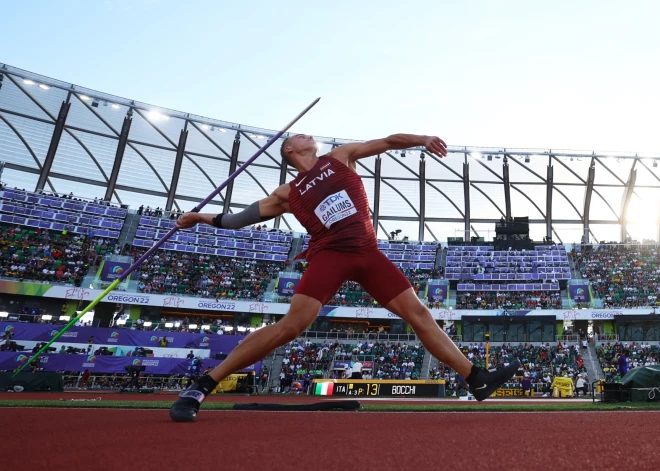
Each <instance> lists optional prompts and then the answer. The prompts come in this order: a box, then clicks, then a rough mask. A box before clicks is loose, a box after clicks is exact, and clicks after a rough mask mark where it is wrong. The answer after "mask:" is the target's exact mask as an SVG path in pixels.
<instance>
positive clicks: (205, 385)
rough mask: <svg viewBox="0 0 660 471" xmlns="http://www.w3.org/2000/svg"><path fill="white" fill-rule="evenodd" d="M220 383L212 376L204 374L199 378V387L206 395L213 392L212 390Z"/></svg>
mask: <svg viewBox="0 0 660 471" xmlns="http://www.w3.org/2000/svg"><path fill="white" fill-rule="evenodd" d="M218 383H219V382H218V381H216V380H214V379H213V378H211V376H209V375H204V376H202V377H201V378H199V381H197V389H199V390H200V391H202V392H203V393H204V395H205V396H208V395H209V394H211V391H213V390H214V389H215V388H216V387H217V386H218Z"/></svg>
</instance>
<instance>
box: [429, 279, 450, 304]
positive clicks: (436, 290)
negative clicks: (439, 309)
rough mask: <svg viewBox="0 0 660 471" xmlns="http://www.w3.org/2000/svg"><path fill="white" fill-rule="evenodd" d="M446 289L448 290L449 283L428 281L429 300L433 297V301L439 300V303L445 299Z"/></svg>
mask: <svg viewBox="0 0 660 471" xmlns="http://www.w3.org/2000/svg"><path fill="white" fill-rule="evenodd" d="M448 290H449V285H447V284H443V285H436V284H432V283H429V285H428V292H427V296H428V298H429V301H430V300H431V299H433V301H439V302H441V303H444V302H445V301H446V300H447V295H448Z"/></svg>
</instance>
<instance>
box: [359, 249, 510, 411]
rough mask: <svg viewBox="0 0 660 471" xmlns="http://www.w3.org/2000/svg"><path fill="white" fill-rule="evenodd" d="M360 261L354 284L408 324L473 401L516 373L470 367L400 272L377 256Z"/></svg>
mask: <svg viewBox="0 0 660 471" xmlns="http://www.w3.org/2000/svg"><path fill="white" fill-rule="evenodd" d="M361 259H362V263H361V269H360V271H359V272H358V278H359V279H356V281H358V282H359V283H360V284H361V285H362V286H363V287H364V288H365V289H366V290H367V291H368V292H369V294H371V296H373V297H374V298H375V299H376V301H378V303H379V304H380V305H381V306H385V307H386V309H388V310H389V311H390V312H393V313H394V314H396V315H397V316H399V317H401V318H402V319H403V320H405V321H406V322H408V324H410V326H411V327H412V328H413V329H414V330H415V334H417V337H419V339H420V341H421V342H422V344H423V345H424V347H425V348H426V349H427V350H428V351H429V352H430V353H431V355H433V356H434V357H436V358H437V359H438V360H440V361H442V362H443V363H446V364H447V365H449V366H450V367H451V368H453V369H454V370H456V371H457V372H458V374H460V375H461V376H462V377H463V378H465V380H466V382H467V384H468V385H469V386H470V389H471V390H472V393H473V394H474V396H475V398H476V399H477V400H479V401H483V400H484V399H487V398H488V397H489V396H490V395H491V394H492V393H493V392H494V391H495V390H496V389H497V388H499V387H500V386H501V385H502V384H504V383H505V382H506V381H507V380H509V379H510V378H511V377H512V376H513V375H514V374H515V373H516V371H517V370H518V368H519V366H520V363H519V362H518V361H514V362H512V363H511V364H510V365H509V366H508V367H506V368H501V369H499V370H497V371H494V372H488V371H486V370H483V369H481V368H478V367H476V366H474V365H473V364H472V363H471V362H470V361H469V360H468V359H467V358H465V356H464V355H463V354H462V353H461V352H460V350H458V348H457V347H456V345H454V342H452V341H451V339H450V338H449V337H448V336H447V334H445V333H444V332H443V331H442V329H440V327H439V326H438V324H437V323H436V322H435V320H434V319H433V316H432V315H431V312H430V311H429V310H428V309H427V308H426V306H424V305H423V304H422V303H421V301H420V300H419V298H418V297H417V295H416V294H415V291H414V290H413V289H412V287H411V286H410V282H409V281H408V280H407V279H406V277H405V276H404V275H403V273H401V270H399V269H398V268H397V267H396V266H395V265H394V264H393V263H392V262H391V261H390V260H389V259H388V258H387V257H386V256H385V255H383V254H382V253H380V252H378V253H374V252H371V253H368V254H365V256H364V257H362V258H361Z"/></svg>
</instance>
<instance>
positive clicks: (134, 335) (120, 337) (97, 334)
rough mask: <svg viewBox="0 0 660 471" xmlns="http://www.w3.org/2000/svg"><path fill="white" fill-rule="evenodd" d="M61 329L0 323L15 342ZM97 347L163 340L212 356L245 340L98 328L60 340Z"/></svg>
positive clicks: (156, 344)
mask: <svg viewBox="0 0 660 471" xmlns="http://www.w3.org/2000/svg"><path fill="white" fill-rule="evenodd" d="M61 329H62V326H60V325H53V324H28V323H25V322H0V332H11V333H13V335H14V337H13V338H14V340H36V341H38V342H48V341H49V340H50V339H52V338H53V337H54V336H55V335H56V334H57V333H58V332H59V331H60V330H61ZM91 337H94V338H93V339H91V342H92V343H93V344H96V345H99V344H101V345H126V346H136V347H160V341H161V339H162V338H163V337H164V338H165V340H167V345H166V346H167V347H169V348H208V349H209V350H211V352H210V354H211V356H214V355H215V354H216V353H229V352H231V351H232V350H233V348H234V347H235V346H236V345H238V344H239V343H240V342H241V341H242V340H243V339H244V338H245V337H243V336H241V335H215V334H202V333H188V332H168V331H153V330H131V329H118V328H115V329H106V328H101V327H71V328H70V329H69V330H67V331H66V332H65V333H64V334H63V335H62V336H61V337H60V340H59V341H60V342H63V343H67V344H68V343H71V344H76V343H82V344H86V343H87V341H88V340H90V338H91Z"/></svg>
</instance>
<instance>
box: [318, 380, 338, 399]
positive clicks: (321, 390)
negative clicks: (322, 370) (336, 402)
mask: <svg viewBox="0 0 660 471" xmlns="http://www.w3.org/2000/svg"><path fill="white" fill-rule="evenodd" d="M334 387H335V383H330V382H326V383H316V389H315V390H314V395H316V396H332V390H333V389H334Z"/></svg>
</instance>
